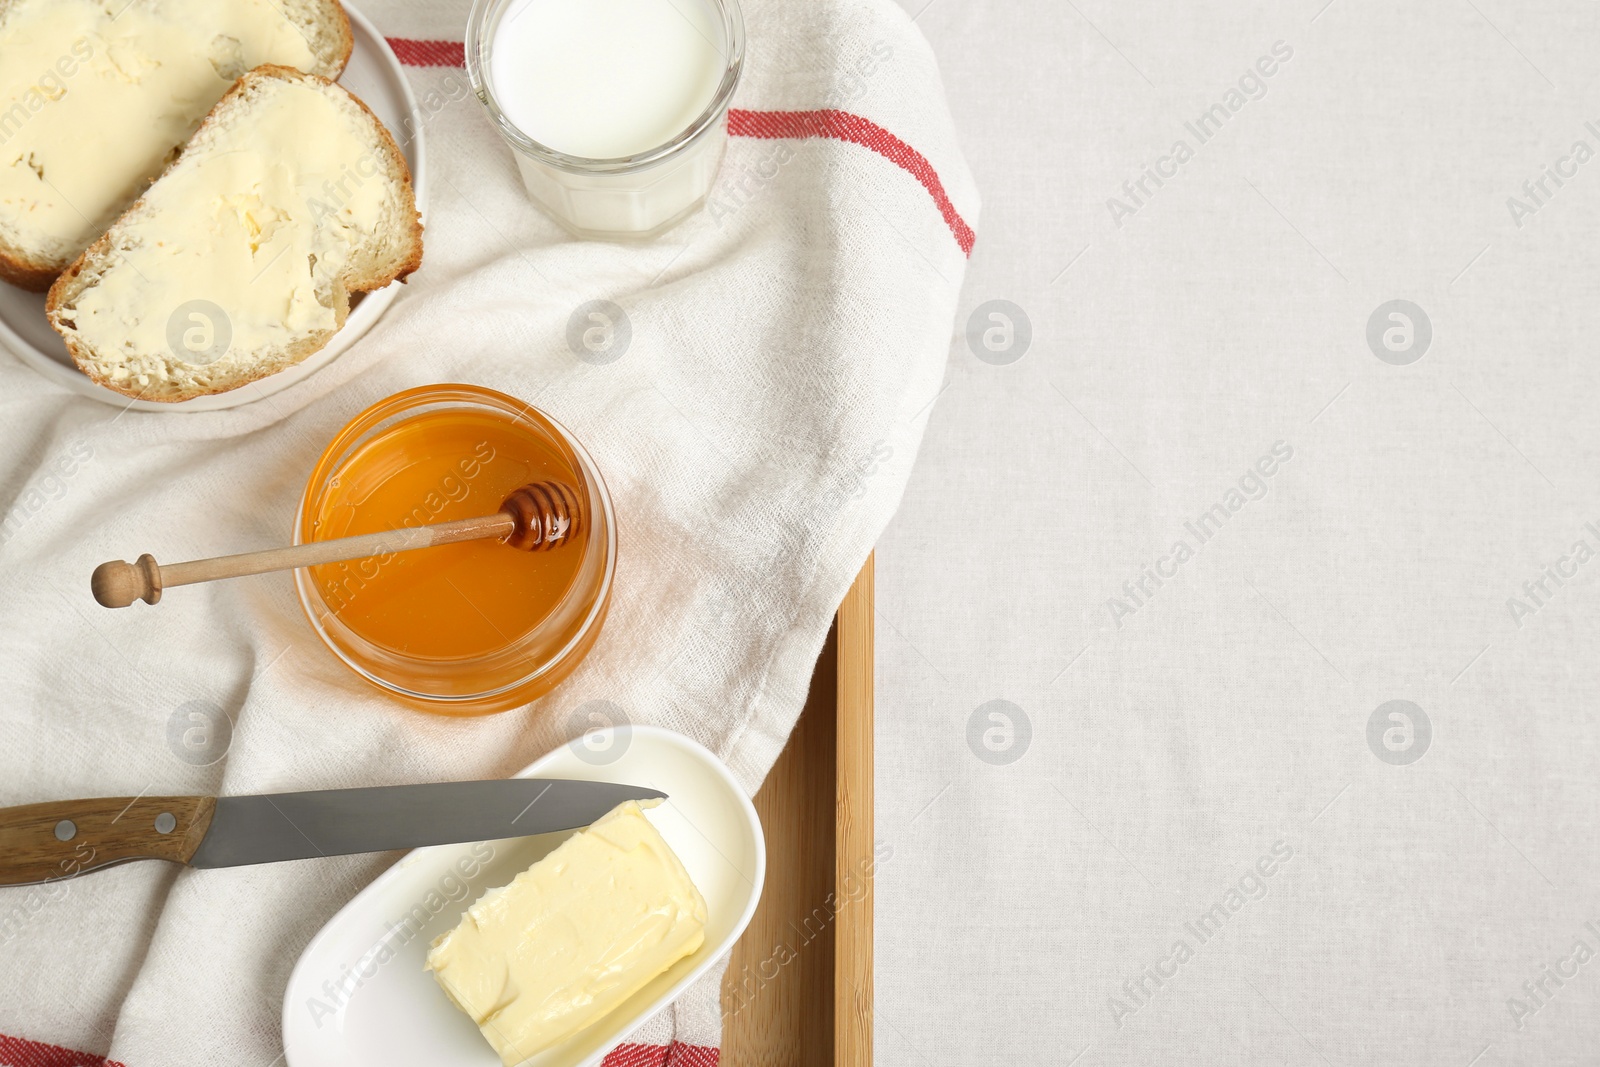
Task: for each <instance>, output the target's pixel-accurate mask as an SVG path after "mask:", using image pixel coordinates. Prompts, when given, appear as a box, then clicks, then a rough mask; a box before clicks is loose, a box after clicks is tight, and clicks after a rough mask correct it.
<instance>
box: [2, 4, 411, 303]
mask: <svg viewBox="0 0 1600 1067" xmlns="http://www.w3.org/2000/svg"><path fill="white" fill-rule="evenodd" d="M17 2H20V0H0V25H3V24H4V22H5V14H6V9H7V8H9V7H10V6H11V5H12V4H13V3H17ZM310 2H312V3H315V4H318V5H321V6H322V7H324V8H325V9H326V15H327V18H328V19H329V21H330V22H331V23H332V26H331V29H332V31H333V34H334V36H335V37H336V38H337V39H338V48H337V51H336V52H335V53H334V54H333V56H331V57H329V58H330V61H329V62H328V69H329V70H330V71H331V74H330V75H329V76H330V77H331V78H332V79H333V80H335V81H336V80H338V78H339V77H340V76H341V75H342V74H343V73H344V69H345V67H346V66H348V65H349V63H350V56H351V54H352V53H353V52H354V51H355V43H356V38H355V31H354V29H353V28H352V27H351V25H350V15H349V13H348V12H346V11H345V9H344V4H343V3H341V0H310ZM318 58H319V59H322V58H323V57H321V56H319V57H318ZM235 87H237V86H235ZM232 91H233V90H232V89H230V90H229V92H230V93H231V92H232ZM224 98H226V97H224ZM362 106H363V107H365V105H364V104H363V105H362ZM213 110H214V109H213ZM207 114H208V115H209V112H208V113H207ZM379 125H380V126H381V125H382V123H380V124H379ZM163 173H165V169H163ZM119 218H120V216H119ZM63 269H64V268H63V267H61V266H59V265H57V264H56V263H55V262H53V261H51V260H47V259H44V258H42V257H40V256H37V255H33V254H31V253H29V252H28V251H27V250H26V249H23V248H19V247H17V246H16V245H13V244H11V243H10V242H8V241H6V240H4V239H0V281H5V282H9V283H10V284H12V285H14V286H16V287H17V288H19V289H26V290H28V291H29V292H34V293H43V292H48V291H49V290H50V288H51V286H52V285H53V284H54V283H55V280H56V279H57V278H58V277H60V275H61V273H62V271H63Z"/></svg>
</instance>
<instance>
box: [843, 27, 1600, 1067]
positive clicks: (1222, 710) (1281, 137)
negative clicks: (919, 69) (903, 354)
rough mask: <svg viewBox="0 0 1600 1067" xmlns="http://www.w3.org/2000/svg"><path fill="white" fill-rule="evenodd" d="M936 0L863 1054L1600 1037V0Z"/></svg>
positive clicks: (1571, 1043) (888, 594) (1561, 1051)
mask: <svg viewBox="0 0 1600 1067" xmlns="http://www.w3.org/2000/svg"><path fill="white" fill-rule="evenodd" d="M904 6H905V7H906V9H907V11H908V13H909V14H913V15H915V16H916V22H917V25H918V26H919V27H920V28H921V29H922V30H923V32H924V33H925V34H926V35H927V37H928V38H929V40H930V41H931V43H932V45H933V48H934V51H935V52H936V54H937V56H938V58H939V62H940V64H941V68H942V71H943V76H944V79H945V84H946V88H947V91H948V93H949V97H950V101H951V107H952V109H953V111H954V114H955V116H956V120H957V124H958V126H959V128H960V130H961V134H962V138H963V148H964V150H965V152H966V153H967V156H968V159H969V160H970V162H971V165H972V168H973V170H974V172H975V174H976V177H977V180H978V184H979V188H980V189H981V191H982V193H983V197H984V205H983V212H982V217H981V220H980V223H979V225H978V241H977V246H976V249H975V251H974V253H973V256H972V261H971V268H970V271H969V274H968V277H967V280H966V290H965V295H964V298H963V302H962V307H961V310H960V315H959V321H958V322H957V323H956V324H955V329H954V330H953V334H952V348H951V355H950V365H949V369H948V375H947V380H946V386H945V390H944V392H943V393H942V394H941V396H940V397H939V400H938V403H937V405H936V406H935V407H934V409H933V412H932V415H931V416H930V420H929V424H928V428H927V434H926V438H925V443H924V446H923V449H922V452H921V455H920V458H919V460H918V465H917V467H916V469H915V471H914V473H913V475H912V478H911V483H910V487H909V489H908V490H907V493H906V497H905V500H904V502H903V505H902V507H901V509H900V512H899V513H898V515H897V517H896V519H895V521H894V523H893V525H892V526H891V527H890V529H889V531H888V533H887V534H886V536H885V537H884V538H883V539H882V541H881V543H880V546H879V550H878V590H877V595H878V612H879V614H878V619H877V623H878V654H877V655H878V662H877V666H878V681H877V687H878V688H877V699H878V784H877V790H878V792H877V805H878V810H877V833H878V836H879V838H880V839H881V842H882V845H883V846H885V847H886V854H887V858H886V859H885V860H884V861H883V862H882V863H881V864H880V865H879V867H878V869H877V871H876V875H875V877H876V908H877V945H876V951H877V972H876V1008H877V1015H876V1029H875V1036H876V1046H877V1061H878V1062H879V1063H880V1064H883V1065H886V1067H902V1065H904V1067H920V1065H928V1064H937V1065H945V1064H977V1063H998V1064H1008V1065H1021V1064H1046V1063H1048V1064H1067V1063H1077V1064H1081V1065H1084V1067H1089V1065H1095V1064H1155V1063H1185V1064H1313V1065H1315V1064H1327V1065H1333V1067H1345V1065H1353V1064H1368V1063H1396V1064H1399V1063H1404V1064H1408V1065H1439V1067H1469V1065H1472V1064H1477V1065H1492V1064H1594V1063H1597V1062H1600V1011H1597V1007H1600V886H1597V879H1600V857H1597V854H1596V847H1595V843H1596V834H1595V831H1596V827H1597V823H1600V780H1597V766H1600V751H1597V740H1600V726H1597V720H1600V710H1597V704H1600V702H1597V699H1596V698H1597V697H1600V668H1597V658H1600V656H1597V652H1596V649H1597V644H1600V582H1597V579H1600V495H1597V488H1600V472H1597V470H1596V466H1595V459H1596V454H1597V451H1600V429H1597V426H1600V415H1597V406H1596V391H1597V388H1600V361H1597V359H1596V340H1595V330H1596V327H1597V324H1600V312H1597V301H1596V299H1595V290H1596V287H1597V282H1600V158H1591V157H1595V156H1597V154H1600V87H1597V86H1596V85H1595V84H1594V83H1595V81H1596V77H1597V73H1600V72H1597V70H1596V64H1595V56H1596V54H1597V53H1600V6H1597V5H1596V4H1593V3H1587V2H1578V0H1536V2H1532V3H1512V2H1510V0H1424V2H1422V3H1416V4H1389V3H1381V2H1378V0H1333V2H1331V3H1326V0H1304V2H1301V0H1296V2H1292V3H1264V2H1255V3H1219V2H1214V0H1202V2H1199V3H1193V4H1183V5H1179V4H1160V5H1156V4H1138V5H1134V4H1120V3H1114V2H1111V0H1028V2H1022V0H1010V2H999V0H931V2H929V0H904ZM1268 69H1270V70H1271V74H1270V76H1267V75H1265V74H1263V73H1262V72H1263V71H1266V70H1268ZM1230 105H1232V106H1230ZM1207 115H1209V116H1211V117H1210V118H1209V120H1207V121H1206V124H1205V125H1204V126H1202V125H1201V122H1202V117H1203V116H1207ZM1591 122H1592V123H1593V124H1592V125H1591ZM1180 142H1182V143H1183V145H1184V146H1185V149H1186V150H1178V149H1177V145H1178V144H1179V143H1180ZM1580 146H1581V147H1580ZM1180 157H1181V159H1180ZM1147 168H1148V169H1149V171H1151V172H1153V173H1154V174H1155V177H1150V176H1148V175H1147V173H1146V170H1147ZM1141 179H1142V185H1141ZM1157 179H1159V181H1158V180H1157ZM993 301H1005V302H1008V303H1007V304H1006V305H996V304H992V303H991V302H993ZM1397 301H1398V302H1403V303H1395V302H1397ZM996 314H998V315H1000V316H1001V317H1000V318H992V317H991V316H992V315H996ZM971 320H976V328H975V329H974V331H973V332H974V334H975V335H976V337H977V339H978V343H977V344H976V345H975V346H974V345H972V344H969V342H968V339H967V336H966V334H967V332H968V325H969V321H971ZM986 331H994V332H989V333H988V339H989V345H990V347H985V344H984V336H985V332H986ZM1008 336H1009V342H1008V341H1007V337H1008ZM1267 472H1270V473H1267ZM1206 516H1209V519H1205V521H1202V519H1203V517H1206ZM1591 524H1592V525H1591ZM1180 545H1181V546H1183V547H1182V548H1180V547H1179V546H1180ZM1591 557H1594V558H1591ZM996 701H1003V702H1005V703H999V704H997V703H994V702H996ZM1397 701H1398V702H1403V703H1392V702H1397ZM1268 872H1270V873H1268ZM1591 924H1592V925H1591Z"/></svg>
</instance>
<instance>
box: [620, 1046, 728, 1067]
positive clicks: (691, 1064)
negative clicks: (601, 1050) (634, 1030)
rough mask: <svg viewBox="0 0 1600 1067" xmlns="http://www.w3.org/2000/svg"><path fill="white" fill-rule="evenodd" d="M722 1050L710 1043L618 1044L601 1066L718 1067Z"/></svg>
mask: <svg viewBox="0 0 1600 1067" xmlns="http://www.w3.org/2000/svg"><path fill="white" fill-rule="evenodd" d="M720 1057H721V1052H720V1051H718V1050H717V1049H714V1048H712V1047H711V1046H709V1045H685V1044H684V1043H683V1042H681V1041H674V1042H673V1043H672V1044H670V1045H632V1044H624V1045H618V1046H617V1047H616V1048H614V1049H612V1050H611V1051H610V1052H608V1053H606V1058H605V1061H604V1062H603V1063H601V1064H600V1067H717V1060H718V1059H719V1058H720Z"/></svg>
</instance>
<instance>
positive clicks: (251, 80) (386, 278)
mask: <svg viewBox="0 0 1600 1067" xmlns="http://www.w3.org/2000/svg"><path fill="white" fill-rule="evenodd" d="M268 78H273V79H278V80H282V81H297V82H303V83H308V84H311V85H313V86H316V87H317V88H319V89H324V90H325V89H327V88H334V89H338V90H339V91H340V92H342V93H343V94H344V95H345V96H346V97H347V98H349V99H350V100H352V101H354V103H355V104H356V106H357V107H358V108H359V109H360V110H361V112H362V113H363V114H364V115H365V116H366V117H367V119H368V120H369V121H370V122H371V123H372V126H373V127H374V128H375V129H376V131H377V134H378V136H377V140H378V143H379V144H380V145H381V146H382V151H384V152H385V153H386V154H387V156H388V159H389V163H390V168H391V171H392V176H393V180H394V181H395V182H396V183H397V184H398V185H399V187H400V189H401V193H402V200H403V203H404V204H405V205H406V206H408V207H409V211H408V212H407V213H406V218H405V220H404V221H403V222H402V223H401V225H402V226H403V227H404V229H405V233H404V234H403V236H402V235H397V237H398V239H401V240H404V241H405V243H406V244H407V246H408V248H409V251H408V252H407V255H406V257H405V258H404V259H403V260H402V261H401V262H400V263H399V264H398V265H397V266H396V267H395V268H394V269H393V270H391V271H388V272H385V273H384V274H383V275H381V276H379V277H376V278H359V279H345V278H341V279H339V280H340V282H341V283H342V289H340V290H336V294H335V295H336V296H342V299H340V300H339V301H338V302H337V303H336V305H335V307H334V316H335V326H334V328H333V329H332V330H330V331H328V332H327V333H326V334H325V335H321V334H314V335H312V336H309V337H307V338H305V339H304V340H302V341H299V342H296V343H295V344H293V345H290V346H289V347H288V348H286V349H285V350H284V351H283V353H282V355H281V356H280V357H279V358H276V359H271V360H268V359H261V360H258V361H257V363H256V364H255V365H253V366H251V367H249V368H241V369H240V370H239V371H238V372H237V373H236V374H234V375H233V376H232V377H230V378H229V379H228V381H227V383H226V384H225V385H221V386H219V387H216V388H209V389H208V388H202V387H199V386H196V387H193V388H182V387H179V388H173V389H171V390H170V391H167V392H164V393H162V394H161V395H150V387H149V386H146V387H145V388H144V389H143V390H140V389H139V388H138V387H137V386H136V385H134V384H133V383H131V382H129V383H122V382H116V381H113V380H111V379H110V378H108V377H106V376H105V375H102V374H100V373H98V371H97V370H96V368H95V364H96V362H97V360H96V358H95V354H94V353H93V352H92V351H90V350H89V349H88V348H87V347H86V346H85V345H83V344H81V343H80V342H79V341H78V339H77V337H76V336H74V335H73V334H72V333H71V332H69V331H68V330H66V329H63V327H62V325H61V322H60V319H61V317H62V316H63V312H66V311H67V308H66V305H67V304H68V302H69V301H70V300H73V299H75V298H76V297H77V296H78V294H79V292H80V291H81V290H80V289H79V288H78V287H77V282H78V279H79V277H80V276H81V275H82V274H83V272H84V271H85V270H86V269H88V268H89V267H90V266H92V265H94V264H95V263H96V262H97V261H98V260H99V259H100V258H102V257H105V256H106V255H107V253H109V252H110V249H111V239H112V236H113V235H115V234H116V233H117V228H118V227H119V226H121V225H122V223H123V221H124V220H126V219H127V218H128V217H129V216H130V215H133V214H134V213H136V212H138V211H139V210H140V209H141V208H142V207H143V206H144V197H142V196H141V197H140V198H139V199H138V200H136V201H135V202H134V203H133V204H131V205H130V206H129V207H128V208H127V209H126V210H125V211H124V212H123V213H122V214H121V215H119V216H118V217H117V220H116V221H115V222H113V223H112V224H111V228H110V229H109V230H107V231H106V232H105V233H103V234H101V235H100V237H99V238H98V239H97V240H96V241H95V242H94V243H93V244H92V245H90V246H89V247H88V248H87V249H85V250H84V251H83V253H82V254H81V255H79V256H78V258H77V259H76V260H74V261H73V262H72V264H71V265H70V266H68V267H67V268H66V270H64V271H62V272H61V274H60V276H59V277H57V278H56V279H55V281H54V283H53V284H51V285H50V287H49V295H48V296H47V297H46V300H45V313H46V315H47V316H48V317H49V319H50V325H51V326H52V327H53V328H54V329H55V331H56V332H57V333H59V334H60V335H61V336H62V339H63V340H64V341H65V342H66V345H67V351H68V353H69V354H70V355H71V356H72V361H73V362H74V363H75V364H77V366H78V369H79V370H81V371H82V372H83V373H84V374H85V375H86V376H87V377H89V378H90V379H91V380H93V381H94V382H96V383H97V384H99V385H103V386H105V387H106V388H107V389H110V390H112V391H113V392H116V393H120V394H122V395H123V396H126V397H130V398H133V399H142V400H154V401H158V402H161V403H173V404H176V403H181V402H183V401H185V400H193V399H194V398H196V397H200V396H214V395H216V394H219V393H226V392H232V391H233V390H234V389H239V388H242V387H243V386H246V385H249V384H250V383H251V382H256V381H260V380H261V379H263V378H267V377H270V376H272V375H274V374H276V373H278V372H279V371H283V370H287V369H288V368H290V367H292V366H295V365H297V364H299V363H300V362H302V361H303V360H305V358H306V357H307V356H310V355H311V354H313V353H315V352H318V351H320V350H321V349H322V348H323V347H325V346H326V345H327V343H328V342H329V341H331V340H332V339H333V338H334V336H336V335H337V334H338V332H339V331H340V330H341V329H343V328H344V324H345V321H346V319H347V318H348V316H349V313H350V299H349V298H350V295H351V294H353V293H365V292H373V291H375V290H378V289H382V288H384V287H385V286H387V285H389V284H390V283H392V282H395V281H401V282H403V281H405V279H406V278H407V277H408V276H409V275H411V274H412V273H413V272H415V271H416V270H417V269H418V268H419V267H420V266H421V265H422V218H421V215H420V214H419V213H418V211H417V202H416V194H415V190H414V188H413V186H412V179H411V168H410V167H409V166H407V165H406V159H405V155H404V153H402V152H401V151H400V146H399V145H398V144H397V143H396V142H395V139H394V135H393V134H391V133H390V132H389V129H388V127H386V126H384V124H383V123H382V122H381V121H380V120H379V119H378V116H377V115H375V114H373V112H372V109H371V108H369V107H368V106H367V105H366V102H365V101H363V100H362V99H361V98H360V97H358V96H356V95H355V94H354V93H352V92H350V91H349V90H348V89H345V88H344V87H343V86H341V85H339V84H338V83H336V82H334V81H331V80H330V79H327V78H324V77H322V76H321V75H318V74H307V73H305V72H303V71H299V70H296V69H294V68H293V67H285V66H279V65H276V64H271V63H267V64H263V65H262V66H259V67H256V68H255V69H254V70H251V71H249V72H248V73H246V74H245V75H244V77H242V78H240V79H239V80H238V81H237V82H235V83H234V86H233V88H231V89H229V90H228V92H227V93H226V94H225V95H224V96H223V98H222V99H221V100H219V101H217V103H216V105H215V106H214V107H213V108H212V109H211V110H210V111H209V112H207V114H206V117H205V119H204V120H203V121H202V122H201V123H200V126H199V128H198V129H196V130H195V133H194V136H193V137H191V138H190V140H189V143H188V144H185V145H184V146H183V147H182V149H180V150H179V152H178V154H177V155H176V156H175V157H174V158H173V159H172V161H171V162H170V163H168V164H167V166H166V168H165V169H164V170H163V171H162V172H161V175H160V176H158V177H157V178H156V179H155V182H152V183H151V185H152V187H154V185H155V184H156V183H159V182H160V181H161V178H162V177H165V176H166V174H167V173H168V172H170V171H171V170H172V169H173V168H174V167H176V166H178V165H179V164H180V163H181V162H182V161H183V159H184V157H185V156H186V155H187V154H188V153H189V152H190V151H191V150H192V148H193V146H194V144H195V142H196V141H197V140H198V139H199V138H200V137H201V135H202V134H203V133H205V132H206V131H207V130H209V129H210V127H211V126H212V125H213V123H214V122H216V121H218V116H219V115H220V114H221V113H223V112H224V111H226V110H227V108H228V107H229V105H230V102H231V101H232V100H233V99H234V98H235V97H237V96H240V95H242V94H244V93H246V92H248V91H250V90H251V89H252V88H253V87H254V86H255V85H257V84H259V83H260V82H261V81H262V80H264V79H268ZM67 313H68V314H70V312H67Z"/></svg>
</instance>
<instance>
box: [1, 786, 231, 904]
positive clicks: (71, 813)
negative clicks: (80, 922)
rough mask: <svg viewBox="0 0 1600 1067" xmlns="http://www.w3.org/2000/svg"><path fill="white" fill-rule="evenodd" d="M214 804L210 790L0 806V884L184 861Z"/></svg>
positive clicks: (207, 823) (208, 822)
mask: <svg viewBox="0 0 1600 1067" xmlns="http://www.w3.org/2000/svg"><path fill="white" fill-rule="evenodd" d="M216 807H217V799H216V798H215V797H99V798H96V799H94V800H59V801H52V802H50V803H46V804H25V805H23V806H22V807H20V808H0V885H28V884H30V883H33V882H44V881H50V880H53V879H57V878H70V877H72V876H73V875H77V874H82V873H84V872H85V871H93V870H97V869H99V868H101V867H109V866H111V865H112V864H114V863H124V862H126V861H128V860H137V859H157V860H171V861H172V862H174V863H187V862H189V858H190V857H191V856H193V855H194V852H195V849H197V848H199V847H200V839H201V838H203V837H205V835H206V829H207V828H208V827H209V826H210V825H211V816H212V814H213V813H214V812H215V811H216Z"/></svg>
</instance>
